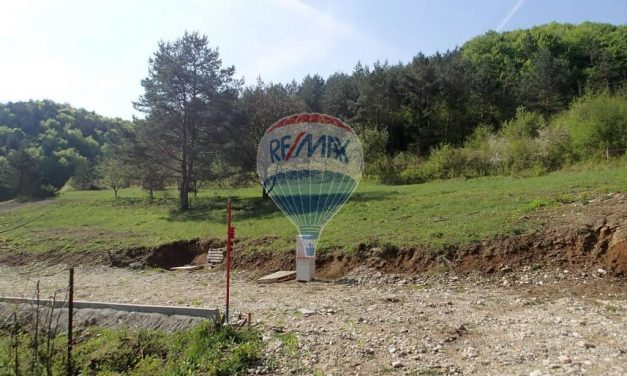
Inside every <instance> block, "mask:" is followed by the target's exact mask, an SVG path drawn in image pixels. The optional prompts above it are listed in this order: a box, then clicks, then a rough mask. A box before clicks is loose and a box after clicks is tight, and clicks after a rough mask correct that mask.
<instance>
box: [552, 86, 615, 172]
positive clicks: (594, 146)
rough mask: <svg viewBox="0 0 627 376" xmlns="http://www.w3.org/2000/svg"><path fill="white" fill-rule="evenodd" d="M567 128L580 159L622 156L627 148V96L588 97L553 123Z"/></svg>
mask: <svg viewBox="0 0 627 376" xmlns="http://www.w3.org/2000/svg"><path fill="white" fill-rule="evenodd" d="M552 125H553V127H555V128H563V129H567V130H568V131H569V133H570V139H571V145H572V147H573V149H574V151H575V153H576V156H577V158H578V159H580V160H583V159H587V158H589V157H590V156H605V157H611V156H620V155H623V154H624V153H625V149H627V96H626V95H624V94H623V95H617V96H613V95H610V94H607V93H603V94H598V95H585V96H583V97H581V98H579V99H577V100H575V102H574V103H573V104H572V106H571V107H570V109H569V110H568V111H566V112H564V113H562V114H561V115H559V116H558V117H557V118H555V120H554V121H553V124H552Z"/></svg>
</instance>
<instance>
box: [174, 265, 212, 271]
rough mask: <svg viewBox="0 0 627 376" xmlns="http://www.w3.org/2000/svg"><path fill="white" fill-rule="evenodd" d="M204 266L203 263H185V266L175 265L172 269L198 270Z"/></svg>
mask: <svg viewBox="0 0 627 376" xmlns="http://www.w3.org/2000/svg"><path fill="white" fill-rule="evenodd" d="M202 268H204V266H203V265H185V266H175V267H173V268H170V270H198V269H202Z"/></svg>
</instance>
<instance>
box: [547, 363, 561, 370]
mask: <svg viewBox="0 0 627 376" xmlns="http://www.w3.org/2000/svg"><path fill="white" fill-rule="evenodd" d="M558 368H562V366H561V365H559V364H557V363H551V364H549V369H558Z"/></svg>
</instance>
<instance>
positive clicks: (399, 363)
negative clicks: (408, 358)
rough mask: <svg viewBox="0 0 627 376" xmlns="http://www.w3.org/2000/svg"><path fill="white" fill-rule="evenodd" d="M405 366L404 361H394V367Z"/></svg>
mask: <svg viewBox="0 0 627 376" xmlns="http://www.w3.org/2000/svg"><path fill="white" fill-rule="evenodd" d="M402 367H403V362H399V361H398V360H397V361H395V362H392V368H402Z"/></svg>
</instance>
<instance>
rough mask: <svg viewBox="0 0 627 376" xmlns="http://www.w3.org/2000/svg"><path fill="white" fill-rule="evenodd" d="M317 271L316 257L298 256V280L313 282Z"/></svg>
mask: <svg viewBox="0 0 627 376" xmlns="http://www.w3.org/2000/svg"><path fill="white" fill-rule="evenodd" d="M315 273H316V258H315V257H300V258H299V257H296V280H297V281H303V282H311V281H312V280H313V279H314V277H315Z"/></svg>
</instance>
